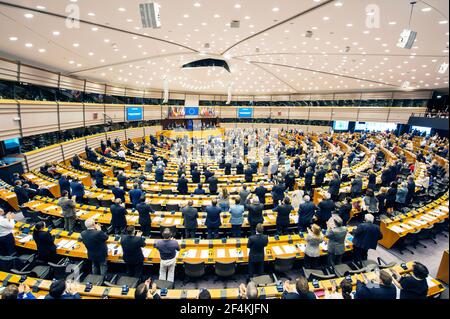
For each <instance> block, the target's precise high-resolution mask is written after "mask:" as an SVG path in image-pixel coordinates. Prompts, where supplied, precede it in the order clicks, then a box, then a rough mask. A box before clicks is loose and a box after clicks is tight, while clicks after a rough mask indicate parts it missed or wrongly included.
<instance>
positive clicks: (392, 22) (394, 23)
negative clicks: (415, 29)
mask: <svg viewBox="0 0 450 319" xmlns="http://www.w3.org/2000/svg"><path fill="white" fill-rule="evenodd" d="M389 24H390V25H396V24H397V22H395V21H391V22H389Z"/></svg>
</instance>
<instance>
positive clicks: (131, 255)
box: [120, 235, 145, 265]
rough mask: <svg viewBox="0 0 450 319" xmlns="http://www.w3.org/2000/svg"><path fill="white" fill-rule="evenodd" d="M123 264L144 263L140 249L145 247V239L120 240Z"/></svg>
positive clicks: (136, 237) (128, 238) (130, 237)
mask: <svg viewBox="0 0 450 319" xmlns="http://www.w3.org/2000/svg"><path fill="white" fill-rule="evenodd" d="M120 245H121V246H122V249H123V260H124V261H125V263H127V264H130V265H135V264H139V263H142V262H143V261H144V255H143V254H142V247H145V238H143V237H138V236H128V235H127V236H123V237H122V239H121V240H120Z"/></svg>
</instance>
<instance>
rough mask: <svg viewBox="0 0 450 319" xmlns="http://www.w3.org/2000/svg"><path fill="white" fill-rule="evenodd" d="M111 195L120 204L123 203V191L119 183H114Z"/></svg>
mask: <svg viewBox="0 0 450 319" xmlns="http://www.w3.org/2000/svg"><path fill="white" fill-rule="evenodd" d="M111 191H112V193H113V195H114V198H115V199H118V198H120V199H121V200H122V203H125V191H124V190H123V188H121V187H120V183H119V182H114V187H113V188H112V190H111Z"/></svg>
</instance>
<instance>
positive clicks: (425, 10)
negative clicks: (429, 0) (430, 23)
mask: <svg viewBox="0 0 450 319" xmlns="http://www.w3.org/2000/svg"><path fill="white" fill-rule="evenodd" d="M422 11H423V12H430V11H431V8H430V7H426V8H423V9H422Z"/></svg>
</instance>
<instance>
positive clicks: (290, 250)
mask: <svg viewBox="0 0 450 319" xmlns="http://www.w3.org/2000/svg"><path fill="white" fill-rule="evenodd" d="M283 250H284V251H285V252H286V253H287V254H295V253H296V252H297V250H296V249H295V247H294V246H291V245H284V246H283Z"/></svg>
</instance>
